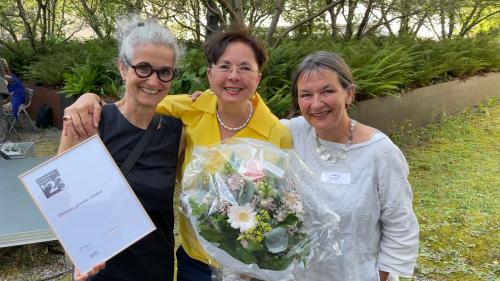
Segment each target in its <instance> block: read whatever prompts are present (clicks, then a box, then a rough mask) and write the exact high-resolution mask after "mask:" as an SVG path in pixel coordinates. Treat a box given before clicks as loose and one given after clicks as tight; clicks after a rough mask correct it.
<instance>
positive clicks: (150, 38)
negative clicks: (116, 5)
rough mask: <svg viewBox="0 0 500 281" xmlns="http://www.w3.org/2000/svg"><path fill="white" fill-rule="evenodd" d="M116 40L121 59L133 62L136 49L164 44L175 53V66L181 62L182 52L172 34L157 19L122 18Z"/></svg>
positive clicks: (131, 16) (133, 16) (118, 23)
mask: <svg viewBox="0 0 500 281" xmlns="http://www.w3.org/2000/svg"><path fill="white" fill-rule="evenodd" d="M115 38H116V40H117V41H118V47H119V54H118V58H119V59H122V60H123V59H124V58H125V57H127V58H128V59H129V60H133V59H134V56H135V48H136V47H138V46H139V45H142V44H149V43H153V44H163V45H165V46H167V47H169V48H171V49H172V50H173V52H174V58H175V64H177V62H178V61H179V57H180V50H179V46H178V44H177V40H176V39H175V37H174V35H173V34H172V32H171V31H170V30H169V29H168V28H166V27H163V26H161V25H160V24H159V23H158V22H157V21H156V20H155V19H153V18H148V19H142V18H140V17H139V16H137V15H129V16H126V17H121V18H120V19H119V20H118V21H117V28H116V32H115Z"/></svg>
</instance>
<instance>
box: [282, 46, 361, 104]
mask: <svg viewBox="0 0 500 281" xmlns="http://www.w3.org/2000/svg"><path fill="white" fill-rule="evenodd" d="M320 69H328V70H331V71H333V72H335V73H337V76H338V77H339V81H340V85H342V87H343V88H344V89H346V90H348V89H353V90H355V89H356V84H355V83H354V77H353V76H352V73H351V68H349V66H348V65H347V63H346V62H345V61H344V59H343V58H342V57H341V56H340V55H339V54H337V53H334V52H326V51H319V52H315V53H312V54H310V55H308V56H307V57H305V58H304V60H303V61H302V62H301V63H300V65H299V66H298V67H297V70H295V74H294V76H293V82H292V102H293V106H294V107H295V108H298V89H297V83H298V81H299V79H300V78H301V77H302V75H304V74H305V73H309V72H313V71H318V70H320Z"/></svg>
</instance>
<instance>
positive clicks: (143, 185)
mask: <svg viewBox="0 0 500 281" xmlns="http://www.w3.org/2000/svg"><path fill="white" fill-rule="evenodd" d="M144 132H145V130H143V129H140V128H137V127H135V126H134V125H132V124H131V123H130V122H129V121H128V120H127V119H126V118H125V117H124V116H123V115H122V114H121V113H120V111H119V110H118V108H117V107H116V105H115V104H108V105H105V106H104V107H103V109H102V114H101V122H100V124H99V135H100V137H101V139H102V140H103V142H104V144H105V145H106V147H107V149H108V150H109V152H110V154H111V156H112V157H113V159H114V160H115V162H116V163H117V164H118V166H120V165H122V164H123V162H125V159H126V158H127V157H128V155H129V154H130V152H131V151H132V150H133V149H134V146H135V144H136V143H137V142H139V140H140V138H141V137H142V135H143V133H144ZM181 132H182V122H181V121H180V120H178V119H176V118H172V117H168V116H161V120H160V128H159V129H158V130H157V131H156V132H155V134H154V135H153V138H152V139H151V142H150V143H149V144H148V146H146V148H145V150H144V152H143V153H142V155H141V156H140V157H139V159H138V160H137V162H136V163H135V165H134V167H133V168H132V169H131V170H130V173H129V174H128V176H127V181H128V182H129V184H130V186H131V187H132V189H133V190H134V192H135V194H136V195H137V197H138V198H139V200H140V201H141V203H142V205H143V206H144V208H145V209H146V211H147V213H148V215H149V217H150V218H151V220H152V221H153V223H154V224H155V226H156V228H157V229H156V230H155V231H153V232H152V233H150V234H149V235H147V236H146V237H144V238H143V239H141V240H139V241H138V242H136V243H135V244H133V245H132V246H130V247H129V248H127V249H125V250H124V251H122V252H121V253H119V254H118V255H116V256H115V257H113V258H112V259H110V260H109V261H107V262H106V268H105V269H104V270H102V271H100V272H99V273H98V274H97V275H96V276H94V277H93V278H91V280H92V281H101V280H102V281H104V280H106V281H114V280H116V281H118V280H120V281H125V280H130V281H132V280H134V281H136V280H144V281H149V280H152V281H157V280H165V281H166V280H169V281H170V280H173V272H174V244H175V243H174V234H173V229H174V214H173V196H174V187H175V176H176V167H177V153H178V150H179V141H180V136H181ZM122 207H123V208H127V206H122Z"/></svg>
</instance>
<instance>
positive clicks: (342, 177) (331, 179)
mask: <svg viewBox="0 0 500 281" xmlns="http://www.w3.org/2000/svg"><path fill="white" fill-rule="evenodd" d="M321 181H322V182H327V183H336V184H350V183H351V174H350V173H337V172H322V173H321Z"/></svg>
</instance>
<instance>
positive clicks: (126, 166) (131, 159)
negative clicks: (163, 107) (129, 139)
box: [120, 114, 160, 177]
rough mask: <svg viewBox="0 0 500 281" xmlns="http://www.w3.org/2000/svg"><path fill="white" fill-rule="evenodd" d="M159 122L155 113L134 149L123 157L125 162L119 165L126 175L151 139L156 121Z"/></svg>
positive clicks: (156, 125) (158, 117)
mask: <svg viewBox="0 0 500 281" xmlns="http://www.w3.org/2000/svg"><path fill="white" fill-rule="evenodd" d="M159 122H160V115H158V114H155V115H154V116H153V119H152V120H151V122H149V126H148V129H147V130H146V131H145V132H144V135H142V138H141V139H140V140H139V142H138V143H137V144H136V145H135V147H134V149H133V150H132V152H131V153H130V154H129V156H128V157H127V159H125V162H123V164H122V165H121V167H120V170H122V173H123V175H124V176H125V177H126V176H127V175H128V173H129V172H130V170H131V169H132V167H133V166H134V164H135V162H137V159H139V156H141V154H142V152H144V149H145V148H146V146H147V145H148V144H149V142H150V141H151V138H152V137H153V133H154V131H155V130H156V128H157V127H158V123H159Z"/></svg>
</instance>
